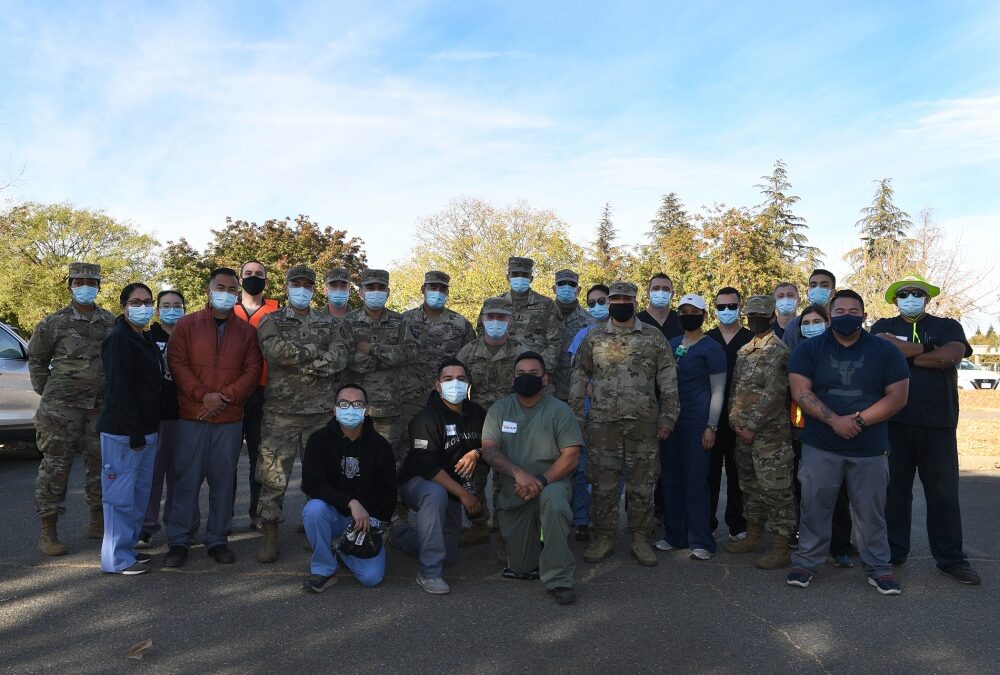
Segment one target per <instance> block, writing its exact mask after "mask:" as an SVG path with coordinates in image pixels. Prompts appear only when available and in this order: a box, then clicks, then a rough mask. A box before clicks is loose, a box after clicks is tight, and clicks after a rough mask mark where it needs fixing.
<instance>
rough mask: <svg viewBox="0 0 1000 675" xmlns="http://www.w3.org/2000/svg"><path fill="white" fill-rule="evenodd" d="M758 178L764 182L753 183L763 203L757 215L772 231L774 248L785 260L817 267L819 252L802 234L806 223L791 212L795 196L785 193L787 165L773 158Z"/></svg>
mask: <svg viewBox="0 0 1000 675" xmlns="http://www.w3.org/2000/svg"><path fill="white" fill-rule="evenodd" d="M761 180H762V181H764V182H763V183H759V184H757V185H755V186H754V187H757V188H759V189H760V192H761V194H762V195H764V203H763V204H761V205H760V206H759V207H758V208H759V209H760V213H759V217H760V219H761V220H762V221H763V222H762V226H763V227H764V228H765V229H767V230H770V232H771V233H773V237H774V246H775V248H776V249H777V250H778V251H780V252H781V257H782V258H783V259H784V260H785V261H787V262H789V263H793V264H794V263H804V264H805V265H806V266H808V267H817V266H818V265H819V257H820V255H822V251H820V250H819V249H818V248H816V247H815V246H810V245H809V238H808V237H807V236H806V234H805V230H806V229H808V227H809V226H808V225H806V221H805V219H804V218H802V217H801V216H798V215H796V214H795V213H794V212H793V211H792V207H793V206H794V205H795V204H796V203H797V202H798V201H799V198H798V197H797V196H795V195H791V194H788V191H789V189H790V188H791V187H792V184H791V183H790V182H788V170H787V166H786V165H785V163H784V162H783V161H782V160H780V159H778V160H775V162H774V168H773V169H772V171H771V174H770V175H768V176H761Z"/></svg>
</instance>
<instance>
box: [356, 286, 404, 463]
mask: <svg viewBox="0 0 1000 675" xmlns="http://www.w3.org/2000/svg"><path fill="white" fill-rule="evenodd" d="M360 286H361V298H362V300H363V301H364V303H365V305H364V307H362V308H361V309H356V310H354V311H352V312H350V313H348V315H347V317H346V318H347V322H348V323H349V324H350V325H351V330H352V331H353V333H354V340H355V351H354V353H353V354H352V355H351V357H350V359H349V361H348V365H347V369H346V370H345V371H344V375H343V377H342V381H343V383H344V384H347V383H352V384H358V385H361V386H362V387H364V389H365V391H367V392H368V411H367V415H368V416H369V417H371V418H372V423H373V424H374V425H375V431H377V432H378V433H379V435H380V436H382V438H384V439H385V440H387V441H389V444H390V445H391V446H392V451H393V454H394V455H395V457H396V466H397V468H398V467H399V465H400V464H401V463H402V462H403V459H404V458H405V457H406V452H407V448H406V445H405V444H404V443H403V438H402V437H403V429H402V420H401V419H400V417H401V414H400V412H401V409H402V405H403V399H402V395H401V390H400V380H401V376H400V375H401V372H402V369H403V368H404V367H405V366H408V365H410V364H411V363H413V362H414V361H416V360H417V358H418V357H419V355H420V354H419V352H420V343H419V342H418V341H417V336H416V334H415V333H414V332H413V328H412V327H411V326H410V323H409V322H408V321H405V320H404V319H403V315H402V314H400V313H399V312H394V311H392V310H391V309H386V306H385V302H386V300H387V299H388V297H389V273H388V272H387V271H385V270H373V269H366V270H363V271H362V272H361V284H360Z"/></svg>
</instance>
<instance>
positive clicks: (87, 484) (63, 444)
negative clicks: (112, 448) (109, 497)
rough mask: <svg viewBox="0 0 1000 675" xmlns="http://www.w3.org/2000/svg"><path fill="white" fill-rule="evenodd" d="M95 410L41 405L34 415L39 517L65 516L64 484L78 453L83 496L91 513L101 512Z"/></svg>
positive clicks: (98, 443) (99, 462) (97, 410)
mask: <svg viewBox="0 0 1000 675" xmlns="http://www.w3.org/2000/svg"><path fill="white" fill-rule="evenodd" d="M99 414H100V410H99V409H97V408H94V409H90V408H70V407H67V406H58V405H52V404H47V403H42V404H41V405H39V406H38V411H37V412H36V413H35V431H36V435H35V440H36V443H37V444H38V451H39V452H41V453H42V461H41V463H40V464H39V465H38V477H37V478H36V479H35V512H36V513H37V514H38V516H39V517H41V518H44V517H46V516H51V515H57V514H62V513H65V512H66V509H65V508H64V507H63V502H64V501H66V484H67V482H68V481H69V472H70V470H71V469H72V468H73V457H74V455H76V453H77V451H78V450H79V451H80V452H81V453H82V454H83V464H84V466H85V467H86V469H87V475H86V478H85V479H84V484H83V488H84V493H85V494H86V497H87V506H88V507H89V508H90V509H91V510H95V509H101V508H102V506H101V440H100V435H99V434H98V433H97V417H98V415H99Z"/></svg>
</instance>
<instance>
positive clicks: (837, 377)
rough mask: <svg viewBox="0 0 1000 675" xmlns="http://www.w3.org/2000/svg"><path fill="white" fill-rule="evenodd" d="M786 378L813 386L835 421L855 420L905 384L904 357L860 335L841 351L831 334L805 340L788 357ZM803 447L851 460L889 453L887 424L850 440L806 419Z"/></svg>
mask: <svg viewBox="0 0 1000 675" xmlns="http://www.w3.org/2000/svg"><path fill="white" fill-rule="evenodd" d="M788 372H789V373H790V374H791V373H794V374H796V375H802V376H803V377H807V378H809V379H810V380H812V390H813V393H814V394H816V396H817V397H818V398H819V400H820V401H822V402H823V403H824V404H825V405H826V407H827V408H829V409H830V410H832V411H833V412H834V413H836V414H838V415H853V414H854V413H857V412H861V411H863V410H865V409H866V408H868V407H869V406H870V405H872V404H873V403H875V402H876V401H878V400H879V399H881V398H882V397H883V396H885V388H886V387H887V386H889V385H890V384H895V383H896V382H899V381H901V380H905V379H907V378H909V376H910V371H909V368H907V366H906V359H904V358H903V353H902V352H901V351H899V349H897V348H896V347H895V346H894V345H891V344H889V343H888V342H886V341H885V340H881V339H879V338H876V337H873V336H871V335H870V334H868V332H867V331H861V336H860V337H859V338H858V341H857V342H855V343H854V344H853V345H851V346H850V347H845V346H843V345H842V344H840V343H839V342H837V338H836V337H835V336H834V332H833V330H828V331H826V332H825V333H823V334H822V335H817V336H816V337H814V338H811V339H809V340H803V341H802V342H801V343H799V346H798V347H796V348H795V351H794V352H792V357H791V359H790V360H789V362H788ZM800 438H801V439H802V442H803V443H804V444H807V445H811V446H813V447H816V448H820V449H821V450H829V451H831V452H836V453H839V454H842V455H849V456H852V457H873V456H876V455H883V454H888V452H889V424H888V422H879V423H877V424H869V425H868V426H867V427H865V428H864V429H863V430H862V431H861V433H860V434H858V435H857V436H855V437H854V438H852V439H850V440H847V439H843V438H841V437H840V436H838V435H837V434H836V433H834V431H833V428H832V427H830V426H829V425H828V424H826V423H825V422H823V421H822V420H818V419H815V418H814V417H811V416H809V415H806V427H805V429H803V430H802V433H801V435H800Z"/></svg>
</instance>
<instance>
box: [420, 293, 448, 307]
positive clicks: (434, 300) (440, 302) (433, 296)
mask: <svg viewBox="0 0 1000 675" xmlns="http://www.w3.org/2000/svg"><path fill="white" fill-rule="evenodd" d="M447 299H448V295H447V294H446V293H442V292H441V291H427V292H426V293H424V302H426V303H427V306H428V307H430V308H431V309H441V308H442V307H444V303H445V301H446V300H447Z"/></svg>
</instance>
